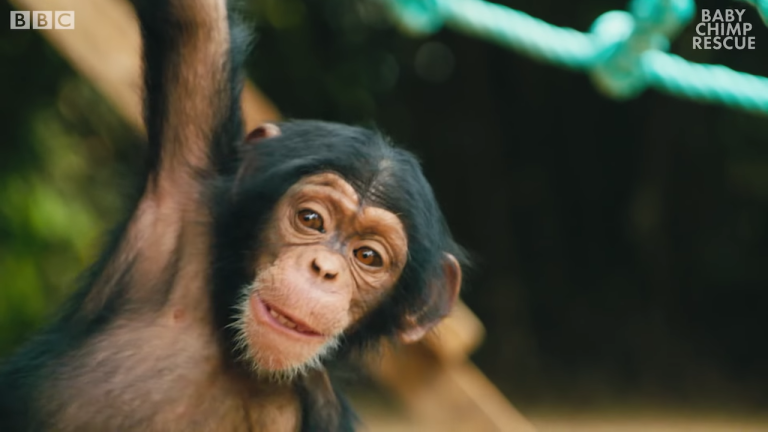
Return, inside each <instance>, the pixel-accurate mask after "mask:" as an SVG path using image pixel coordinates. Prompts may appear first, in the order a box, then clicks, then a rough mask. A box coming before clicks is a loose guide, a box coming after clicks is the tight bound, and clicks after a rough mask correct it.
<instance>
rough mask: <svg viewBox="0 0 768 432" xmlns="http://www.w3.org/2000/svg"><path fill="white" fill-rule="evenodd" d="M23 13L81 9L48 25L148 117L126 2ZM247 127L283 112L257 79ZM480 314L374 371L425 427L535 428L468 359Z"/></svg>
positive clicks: (36, 3) (33, 4)
mask: <svg viewBox="0 0 768 432" xmlns="http://www.w3.org/2000/svg"><path fill="white" fill-rule="evenodd" d="M11 3H13V4H15V5H17V6H18V8H19V9H20V10H33V11H55V10H59V11H63V10H68V11H75V29H74V30H59V31H56V30H41V34H43V35H44V36H45V37H46V38H47V39H48V41H49V42H50V43H51V44H52V45H53V46H55V47H56V48H57V49H58V50H59V51H60V52H61V53H62V54H63V55H64V56H65V57H66V58H68V59H69V61H70V62H71V63H72V65H73V66H74V67H75V68H76V69H77V70H79V71H80V73H81V74H82V75H83V76H86V77H88V79H90V80H91V81H92V82H93V83H94V85H95V86H96V87H97V88H98V89H99V90H100V91H101V92H102V93H103V94H104V95H106V97H107V98H108V99H109V100H110V101H111V102H112V104H113V105H114V107H115V108H116V109H117V110H118V111H119V112H120V113H122V114H123V116H125V118H126V119H127V120H128V122H129V123H130V124H132V125H133V126H134V127H135V128H137V129H138V130H143V125H142V119H141V89H142V83H141V58H140V35H139V31H138V25H137V23H136V17H135V15H134V12H133V9H132V7H131V5H130V4H129V3H128V2H127V1H126V0H11ZM242 107H243V117H244V120H245V126H246V129H247V130H251V129H253V128H254V127H256V126H258V125H260V124H262V123H264V122H266V121H272V120H278V119H279V118H280V114H279V112H278V110H277V109H276V108H275V107H274V105H273V104H272V103H271V102H269V101H268V100H267V99H266V98H265V97H264V96H263V95H262V94H261V93H260V92H259V91H258V90H257V89H256V87H254V86H253V84H252V83H250V82H248V83H246V87H245V91H244V92H243V98H242ZM483 333H484V329H483V326H482V324H481V323H480V321H479V320H478V319H477V317H476V316H475V315H474V314H473V313H472V312H471V311H470V310H469V309H468V308H467V307H466V306H465V305H464V304H463V303H459V304H458V305H457V307H456V308H455V310H454V312H453V313H452V314H451V316H450V317H449V318H448V319H446V320H445V321H444V322H443V323H442V324H441V325H440V326H439V327H438V329H437V330H436V331H435V333H434V334H431V335H429V336H428V337H427V338H426V339H425V341H424V342H423V343H421V344H417V345H413V346H408V347H404V348H403V349H402V350H400V351H397V352H394V351H392V350H385V354H384V356H383V357H382V358H380V359H375V360H374V361H373V362H372V364H371V368H372V372H373V374H374V376H377V377H378V378H379V379H380V380H381V381H382V383H383V384H384V385H386V386H387V387H389V388H390V389H391V390H392V391H394V392H395V393H396V394H397V395H398V396H399V397H400V398H402V399H403V400H404V401H405V402H406V406H407V407H408V408H409V409H410V410H411V412H412V414H413V415H414V417H415V418H416V419H417V420H418V421H419V422H420V423H422V424H424V425H425V426H426V425H429V426H430V427H436V428H438V430H444V431H459V430H461V431H472V432H480V431H520V432H528V431H533V430H534V429H533V427H532V426H531V425H530V423H528V422H527V421H526V420H525V419H524V418H523V417H522V416H521V415H520V414H519V413H518V412H517V411H516V410H515V409H514V407H512V405H511V404H510V403H509V402H508V401H507V400H506V399H505V398H504V397H503V395H502V394H501V393H500V392H499V391H498V389H496V388H495V387H494V386H493V384H491V383H490V382H489V381H488V379H487V378H486V377H485V376H483V374H482V373H481V372H480V371H479V370H478V369H477V368H476V367H475V366H474V365H473V364H471V363H470V362H469V361H468V360H467V356H468V355H469V353H471V352H472V351H473V350H474V349H475V348H476V347H477V345H478V344H479V343H480V341H481V340H482V338H483Z"/></svg>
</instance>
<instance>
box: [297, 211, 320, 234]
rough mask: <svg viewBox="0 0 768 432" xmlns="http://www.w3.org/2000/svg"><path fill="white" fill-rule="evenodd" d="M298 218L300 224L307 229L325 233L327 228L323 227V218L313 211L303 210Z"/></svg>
mask: <svg viewBox="0 0 768 432" xmlns="http://www.w3.org/2000/svg"><path fill="white" fill-rule="evenodd" d="M297 217H298V218H299V223H300V224H302V225H304V226H305V227H307V228H310V229H313V230H315V231H320V232H325V227H324V226H323V217H322V216H320V215H319V214H317V212H314V211H312V210H301V211H299V213H298V215H297Z"/></svg>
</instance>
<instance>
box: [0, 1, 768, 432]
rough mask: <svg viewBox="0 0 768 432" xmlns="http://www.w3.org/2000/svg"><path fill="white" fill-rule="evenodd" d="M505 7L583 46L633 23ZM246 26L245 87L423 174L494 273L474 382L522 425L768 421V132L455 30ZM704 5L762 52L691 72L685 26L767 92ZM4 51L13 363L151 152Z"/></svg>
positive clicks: (354, 8) (486, 293) (755, 66)
mask: <svg viewBox="0 0 768 432" xmlns="http://www.w3.org/2000/svg"><path fill="white" fill-rule="evenodd" d="M499 3H502V4H505V5H508V6H510V7H513V8H515V9H518V10H521V11H523V12H526V13H529V14H531V15H533V16H535V17H537V18H540V19H543V20H545V21H547V22H549V23H552V24H555V25H561V26H568V27H572V28H575V29H577V30H581V31H586V30H587V29H588V28H589V26H590V25H591V23H592V22H593V21H594V20H595V18H597V17H598V16H599V15H600V14H602V13H603V12H606V11H608V10H613V9H620V10H624V9H625V8H626V3H625V2H624V1H613V0H580V1H576V2H573V1H571V2H569V1H553V0H538V1H530V0H517V1H511V0H508V1H503V2H499ZM724 3H727V4H724ZM247 6H248V10H249V17H250V19H252V20H253V22H254V26H255V28H256V29H257V31H258V38H257V43H256V45H255V49H254V50H253V53H252V55H251V56H250V59H249V64H248V75H249V77H250V78H251V79H252V80H253V81H254V83H255V84H256V85H257V86H258V87H259V89H260V90H261V91H262V92H263V93H264V94H265V95H266V96H267V97H268V98H269V99H270V100H271V101H272V102H273V103H274V104H275V105H276V106H277V107H278V108H279V109H280V110H281V112H282V113H283V115H284V116H286V117H294V118H318V119H325V120H333V121H340V122H347V123H355V124H362V125H367V126H376V127H378V128H380V129H381V130H383V131H385V132H386V133H388V134H390V135H391V136H392V137H393V138H394V139H395V141H397V142H399V143H402V144H403V145H404V146H405V147H407V148H409V149H411V150H412V151H414V152H415V153H416V154H417V155H418V156H419V157H420V158H421V160H422V161H423V166H424V170H425V172H426V175H427V177H428V178H429V179H430V180H431V182H432V185H433V187H434V190H435V193H436V194H437V196H438V200H439V202H440V203H441V205H442V208H443V210H444V212H445V214H446V217H447V219H448V222H449V224H450V226H451V227H452V229H453V232H454V235H455V237H456V238H457V240H458V241H459V242H460V243H461V244H462V245H464V246H465V247H466V248H467V249H468V250H469V251H470V252H471V253H472V254H473V255H474V257H475V259H476V261H477V268H476V269H475V270H474V271H473V272H472V273H471V274H469V280H468V289H467V291H466V292H465V293H464V294H463V299H464V301H465V302H466V304H467V305H468V306H469V307H470V308H471V309H472V311H474V313H475V314H477V316H478V317H479V318H480V319H481V321H482V322H483V324H484V325H485V328H486V335H485V339H484V341H483V343H482V345H481V346H480V348H479V349H478V350H477V351H476V352H474V353H473V355H472V360H473V361H474V362H475V363H476V364H477V366H478V367H479V368H480V369H481V370H482V371H483V372H484V373H485V374H486V376H487V377H488V378H489V379H490V380H491V381H492V382H493V383H494V384H495V385H496V386H497V387H498V388H499V389H500V390H501V391H502V392H503V394H504V395H505V396H506V397H507V398H508V399H509V400H510V401H511V402H512V403H513V404H514V405H515V406H516V407H517V408H518V410H520V411H521V412H522V413H523V414H524V415H527V416H531V417H532V418H536V416H544V417H546V415H548V414H547V413H551V412H573V413H577V412H578V413H585V412H601V413H602V412H623V411H622V410H645V409H649V410H654V409H659V410H674V411H679V412H691V413H698V412H708V413H712V412H715V411H716V412H718V413H720V412H722V413H725V414H729V415H732V416H734V417H737V418H746V417H749V416H756V415H758V414H759V413H760V412H761V410H763V409H764V408H765V407H766V404H768V344H766V330H768V313H766V308H767V307H768V119H766V118H764V117H761V116H758V115H754V114H747V113H743V112H740V111H736V110H731V109H727V108H724V107H719V106H705V105H699V104H696V103H692V102H687V101H685V100H682V99H676V98H672V97H668V96H665V95H661V94H658V93H656V92H654V91H648V92H646V93H645V94H643V95H642V96H641V97H639V98H638V99H636V100H632V101H629V102H625V103H618V102H613V101H611V100H608V99H606V98H604V97H603V96H601V95H600V94H599V93H598V92H596V91H595V90H594V87H593V86H592V84H591V82H590V81H589V79H588V77H587V76H585V75H583V74H579V73H572V72H567V71H563V70H560V69H557V68H554V67H552V66H548V65H546V64H541V63H537V62H535V61H532V60H530V59H528V58H527V57H523V56H521V55H518V54H516V53H513V52H510V51H507V50H505V49H503V48H500V47H498V46H494V45H492V44H489V43H486V42H482V41H478V40H475V39H472V38H469V37H466V36H463V35H461V34H459V33H456V32H453V31H450V30H442V31H440V32H438V33H437V34H435V35H433V36H429V37H426V38H412V37H408V36H406V35H404V34H403V33H401V32H400V31H398V29H397V28H395V27H394V26H393V25H392V23H391V21H389V20H388V19H387V17H386V16H385V15H384V14H383V13H382V10H381V9H380V8H379V7H377V5H376V4H375V3H372V2H370V1H363V0H335V1H332V2H331V1H322V0H252V1H248V2H247ZM697 6H698V7H699V8H717V7H719V8H725V7H739V8H747V12H746V13H745V15H744V17H745V18H744V19H745V21H747V22H751V23H753V25H754V30H753V32H752V34H753V35H754V36H755V40H756V47H757V49H756V50H754V51H727V50H719V51H715V50H711V51H703V50H692V49H691V40H692V36H693V35H694V28H693V25H689V26H688V27H687V28H686V29H685V31H684V33H683V34H682V35H681V36H679V37H678V38H677V39H676V41H675V43H674V44H673V47H672V52H674V53H677V54H679V55H681V56H683V57H684V58H686V59H688V60H692V61H696V62H703V63H720V64H724V65H727V66H729V67H731V68H733V69H736V70H739V71H744V72H748V73H752V74H756V75H763V76H768V51H767V50H766V48H764V46H767V47H768V31H766V29H765V27H764V26H763V25H762V24H761V21H760V19H759V17H758V15H757V13H756V12H755V11H754V10H753V9H750V8H749V7H748V6H746V5H742V4H741V3H735V2H716V1H698V2H697ZM13 9H14V8H12V7H11V5H10V4H8V3H6V0H0V15H2V16H5V17H7V16H8V14H9V11H11V10H13ZM16 9H18V8H16ZM695 22H698V19H696V20H695ZM0 31H2V33H0V357H3V356H5V355H7V354H9V353H11V352H12V350H13V349H14V348H15V347H17V346H18V345H19V344H20V343H21V342H22V341H24V340H25V339H26V338H28V337H29V336H30V335H31V334H32V333H33V332H34V331H35V330H36V329H37V328H38V327H39V326H40V325H41V323H43V322H44V321H45V320H46V319H48V318H49V317H50V314H51V313H52V312H53V311H54V310H55V309H56V308H57V306H59V305H60V304H61V302H62V300H63V299H64V298H65V297H66V296H67V294H68V293H70V292H71V291H72V290H73V289H74V288H75V286H76V283H77V276H78V274H79V273H80V272H81V271H82V270H83V269H84V268H85V266H86V265H87V264H89V263H90V262H91V261H92V260H94V258H95V257H96V255H97V254H98V252H99V248H100V246H101V244H102V240H103V236H104V234H105V232H106V230H107V229H109V227H110V226H111V225H112V224H113V223H114V222H115V221H116V220H117V218H118V217H119V215H120V214H121V212H122V211H124V210H125V208H124V206H123V205H124V204H125V201H124V198H125V197H126V195H125V194H124V193H123V192H127V191H129V190H130V186H131V184H132V183H131V181H132V180H133V174H132V173H134V172H136V170H135V168H136V167H138V166H139V164H140V163H141V150H140V149H141V147H140V142H141V139H140V136H139V135H138V134H137V133H136V132H135V131H134V129H133V128H132V127H131V126H130V125H129V124H128V123H127V122H126V121H125V120H124V119H123V117H121V115H120V114H119V113H118V112H117V111H116V110H115V109H114V108H113V106H112V105H111V104H110V103H109V102H108V101H107V100H106V99H105V97H104V96H102V95H101V94H100V93H99V92H98V91H97V90H96V89H95V88H94V86H93V85H92V83H90V82H89V81H88V80H87V79H86V78H84V77H82V76H79V75H78V74H77V73H76V72H75V71H74V70H73V68H72V66H71V65H70V64H69V63H68V62H67V61H66V60H65V59H64V58H62V57H61V55H60V54H59V53H58V52H57V51H56V50H55V49H54V48H53V47H51V46H50V45H49V44H48V43H47V42H46V40H45V39H43V38H42V37H41V35H40V34H39V33H38V32H32V31H10V30H8V27H7V26H5V25H3V26H2V27H1V28H0ZM564 430H565V429H564ZM593 430H596V429H593ZM645 430H651V429H645ZM734 430H741V429H734Z"/></svg>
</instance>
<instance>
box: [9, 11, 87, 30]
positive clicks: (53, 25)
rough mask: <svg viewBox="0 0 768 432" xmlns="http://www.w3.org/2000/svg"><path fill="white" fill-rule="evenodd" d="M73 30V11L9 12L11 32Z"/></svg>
mask: <svg viewBox="0 0 768 432" xmlns="http://www.w3.org/2000/svg"><path fill="white" fill-rule="evenodd" d="M30 28H33V29H39V30H74V29H75V11H53V12H51V11H46V12H40V11H32V12H30V11H11V30H29V29H30Z"/></svg>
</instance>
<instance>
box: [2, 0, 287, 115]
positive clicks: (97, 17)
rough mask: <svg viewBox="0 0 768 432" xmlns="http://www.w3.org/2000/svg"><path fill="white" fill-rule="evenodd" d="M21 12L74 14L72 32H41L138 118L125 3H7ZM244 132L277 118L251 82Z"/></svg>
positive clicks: (136, 37)
mask: <svg viewBox="0 0 768 432" xmlns="http://www.w3.org/2000/svg"><path fill="white" fill-rule="evenodd" d="M11 3H12V4H15V5H16V6H17V7H18V9H19V10H34V11H56V10H58V11H74V12H75V29H74V30H39V31H40V33H41V34H42V35H43V36H44V37H45V38H46V39H47V40H48V41H49V42H50V43H51V45H53V46H55V47H56V49H58V50H59V52H61V53H62V55H63V56H64V57H66V58H67V59H69V61H70V63H71V64H72V65H73V66H74V67H75V68H76V69H77V70H78V71H79V72H80V73H81V74H82V75H83V76H86V77H88V79H89V80H90V81H91V82H93V83H94V85H95V86H96V87H97V88H98V89H99V90H100V91H101V92H102V93H103V94H104V95H105V96H106V97H107V99H109V100H110V101H111V102H112V104H113V105H114V107H115V109H116V110H118V111H119V112H120V113H121V114H122V115H123V116H124V117H125V118H126V119H127V120H128V122H129V123H130V124H131V125H132V126H134V127H135V128H137V129H143V127H144V126H143V122H142V119H141V101H142V95H141V92H142V82H141V53H140V51H141V36H140V34H139V28H138V24H137V23H136V15H135V13H134V11H133V7H132V6H131V5H130V3H128V2H127V1H125V0H11ZM242 106H243V117H244V120H245V125H246V127H247V128H248V130H251V129H253V128H255V127H256V126H258V125H260V124H262V123H264V122H265V121H274V120H277V119H279V118H280V115H279V113H278V111H277V109H276V108H275V106H274V105H273V104H272V103H271V102H270V101H269V100H267V98H265V97H264V96H263V95H262V94H261V93H260V92H259V91H258V90H257V89H256V87H254V86H253V84H251V83H248V84H247V85H246V87H245V91H244V92H243V105H242Z"/></svg>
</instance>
